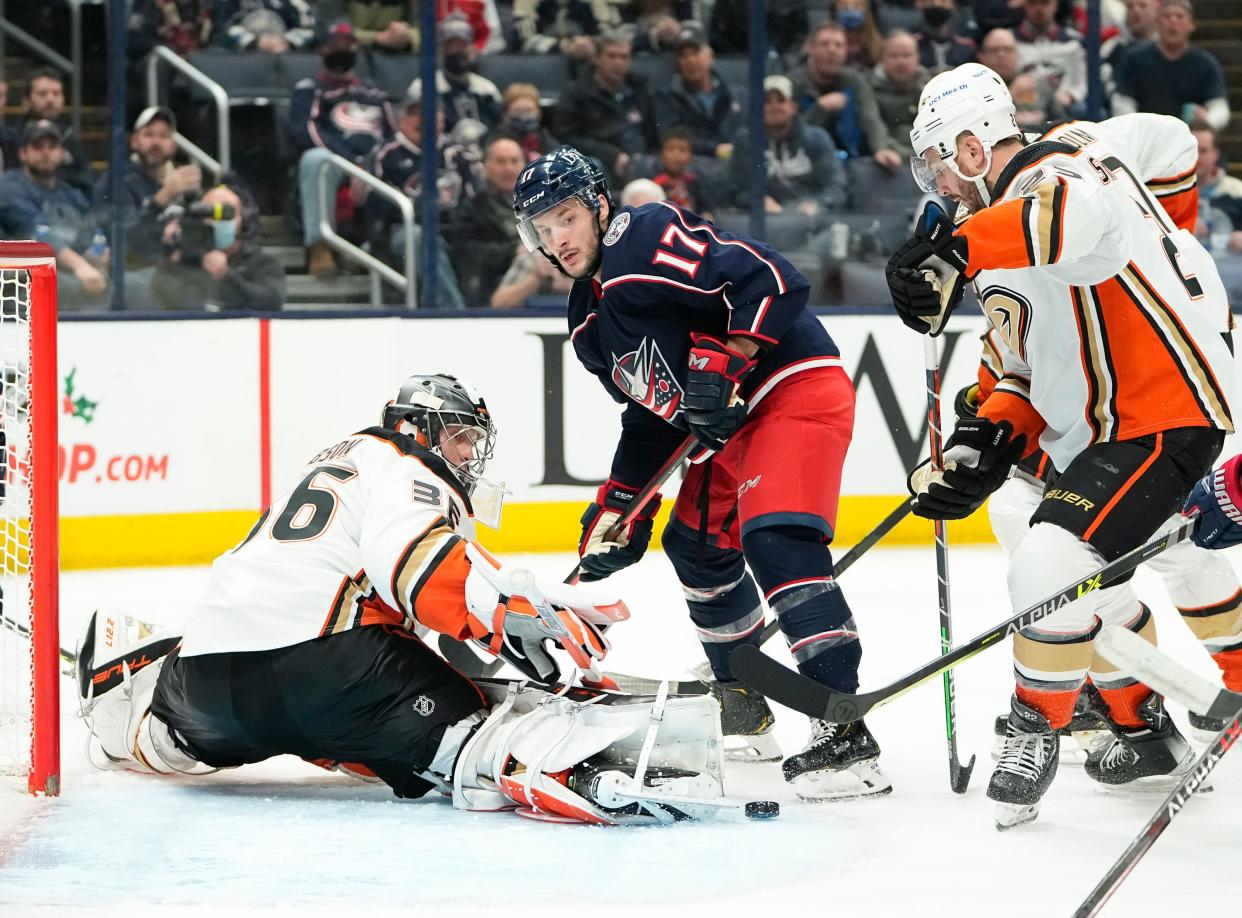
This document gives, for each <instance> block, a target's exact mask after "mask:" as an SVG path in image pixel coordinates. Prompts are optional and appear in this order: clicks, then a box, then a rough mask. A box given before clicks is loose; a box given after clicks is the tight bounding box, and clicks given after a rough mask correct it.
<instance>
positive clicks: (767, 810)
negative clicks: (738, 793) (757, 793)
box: [742, 800, 781, 819]
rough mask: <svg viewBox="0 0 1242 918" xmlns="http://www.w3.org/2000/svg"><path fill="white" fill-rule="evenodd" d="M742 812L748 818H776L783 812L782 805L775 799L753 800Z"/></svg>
mask: <svg viewBox="0 0 1242 918" xmlns="http://www.w3.org/2000/svg"><path fill="white" fill-rule="evenodd" d="M742 812H743V813H745V814H746V818H747V819H775V818H776V817H777V816H779V815H780V814H781V805H780V804H779V803H777V802H776V801H775V800H752V801H750V802H749V803H748V804H746V806H744V807H743V808H742Z"/></svg>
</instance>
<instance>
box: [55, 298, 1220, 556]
mask: <svg viewBox="0 0 1242 918" xmlns="http://www.w3.org/2000/svg"><path fill="white" fill-rule="evenodd" d="M821 321H823V322H824V324H825V326H826V327H827V328H828V330H829V331H830V333H831V334H832V336H833V338H834V339H835V340H836V342H837V344H838V346H839V347H840V349H841V353H842V359H843V364H844V366H845V368H846V371H847V372H848V373H849V374H850V376H851V378H852V379H853V380H854V383H855V386H856V389H857V407H856V420H855V429H854V440H853V443H852V445H851V447H850V451H849V455H848V458H847V460H846V464H845V474H844V480H843V486H842V501H841V506H840V512H839V514H838V533H837V535H838V541H840V542H841V543H842V544H849V543H852V542H854V541H856V540H857V539H858V538H860V537H861V536H862V535H864V534H865V533H866V532H867V531H869V530H870V529H871V528H872V527H873V526H874V525H875V523H877V522H878V521H879V520H880V519H882V518H883V517H884V516H885V515H886V514H887V513H888V512H889V511H890V510H892V509H893V508H894V507H895V506H896V505H897V503H898V502H899V501H900V500H901V497H902V495H903V494H904V493H905V481H906V475H907V473H908V471H909V469H910V468H911V467H913V465H915V464H917V462H919V461H921V459H922V458H923V457H924V456H925V455H926V451H927V403H926V390H925V384H924V370H923V349H922V341H921V338H920V337H919V336H918V335H916V334H914V333H912V332H910V331H908V330H907V329H906V328H905V327H904V326H902V325H901V324H900V323H899V322H897V321H896V320H894V319H893V318H891V317H889V316H877V315H832V316H825V317H823V318H822V319H821ZM982 327H983V319H982V318H981V317H978V316H965V317H962V318H956V319H954V320H953V322H951V324H950V326H949V328H948V329H947V331H946V333H945V334H944V335H943V336H942V337H941V339H940V340H941V342H942V346H943V348H944V357H943V358H942V371H943V376H944V382H943V386H942V389H943V392H944V394H945V415H946V421H945V423H946V426H949V427H951V423H952V422H951V414H952V399H953V395H954V393H956V392H957V390H958V389H960V388H961V387H962V386H964V385H966V384H968V383H969V382H970V381H971V380H972V379H973V378H974V374H975V372H976V367H977V363H978V358H979V341H978V335H979V334H980V332H981V331H982ZM568 339H569V335H568V329H567V327H566V325H565V321H564V319H563V318H559V317H547V318H544V317H538V318H532V317H529V316H496V315H489V316H488V317H486V318H483V317H479V318H467V319H460V318H453V319H448V318H445V319H435V318H426V319H424V318H416V319H410V318H387V317H385V318H331V319H315V318H312V319H294V318H275V319H259V318H236V319H203V320H186V321H102V322H89V321H78V322H62V323H61V325H60V349H59V367H60V373H59V376H60V397H61V411H60V417H59V424H60V483H61V516H62V523H61V533H62V536H61V543H62V566H64V567H66V568H72V567H97V566H109V565H131V564H134V565H136V564H143V565H145V564H161V563H163V564H187V563H204V562H207V561H209V560H210V559H211V558H213V557H214V556H216V555H218V554H219V553H220V552H222V551H225V550H227V549H228V548H229V547H230V546H232V545H234V544H236V542H238V541H240V539H241V538H242V537H244V536H245V534H246V532H247V531H248V530H249V528H250V526H251V525H252V524H253V522H254V520H255V518H256V517H257V514H258V513H259V512H260V510H261V509H262V508H263V507H264V506H266V505H267V504H268V503H270V502H271V501H272V500H273V499H276V500H279V498H280V496H281V495H282V493H283V492H284V491H286V490H287V489H289V488H290V487H292V486H293V485H294V484H296V481H295V477H296V475H297V474H298V469H299V468H300V467H301V466H302V464H303V463H305V462H306V460H307V459H308V458H309V457H311V456H313V455H314V454H315V453H317V452H319V451H320V450H321V449H323V448H324V447H325V446H330V445H332V444H333V443H336V442H338V441H339V440H341V439H342V437H343V436H345V435H348V434H350V433H352V432H354V431H357V430H360V429H362V428H364V427H368V426H371V425H373V424H376V423H378V421H379V416H380V411H381V409H382V407H383V405H384V403H385V402H386V401H387V400H388V399H390V398H392V397H393V396H394V395H395V393H396V391H397V388H398V386H399V384H400V382H401V381H402V380H403V379H404V378H405V377H406V376H407V375H409V374H411V373H415V372H449V373H453V374H455V375H458V376H460V377H461V378H463V379H465V380H467V381H469V382H471V383H472V384H473V385H474V386H475V387H476V388H477V389H478V390H479V391H480V392H481V393H482V394H483V396H484V398H485V399H486V401H487V403H488V406H489V408H490V409H491V411H492V414H493V416H494V417H495V419H496V423H497V425H498V428H499V433H498V438H497V445H496V453H495V457H494V459H493V460H492V462H491V463H490V464H489V466H488V469H487V473H486V474H487V477H488V478H490V479H492V480H494V481H504V482H505V483H506V486H507V488H508V489H509V491H510V492H511V493H510V494H509V496H508V500H507V503H506V506H505V514H504V521H503V525H502V528H501V530H500V531H499V532H492V531H490V530H485V529H481V530H480V536H481V539H482V541H483V542H484V543H485V544H487V545H488V546H489V547H492V548H493V549H495V550H497V551H545V550H556V551H563V550H569V549H572V548H573V547H574V546H575V545H576V542H577V538H578V532H579V526H578V517H579V516H580V514H581V512H582V509H583V506H584V505H585V503H587V502H588V501H589V500H590V499H591V498H592V497H593V495H594V492H595V488H596V487H597V485H598V484H599V482H600V481H602V480H603V479H604V478H605V477H606V476H607V474H608V469H609V465H610V462H611V458H612V451H613V447H614V445H615V443H616V440H617V436H618V433H619V431H620V414H621V406H620V405H618V404H617V403H615V402H613V401H612V400H611V399H610V398H609V397H608V395H607V394H606V393H605V392H604V390H603V388H602V386H601V385H600V384H599V382H598V381H597V380H596V379H595V378H594V377H593V376H591V375H590V374H589V373H587V371H586V370H584V369H583V368H582V367H581V366H580V365H579V364H578V362H577V360H576V359H575V357H574V355H573V351H572V348H571V346H570V345H569V340H568ZM789 448H790V449H791V450H794V449H798V448H799V445H798V443H797V442H796V440H793V441H791V442H790V444H789ZM1228 450H1229V446H1227V447H1226V451H1228ZM675 489H676V479H674V480H673V481H672V482H670V485H669V487H667V488H666V489H665V494H666V496H667V495H669V494H671V493H673V492H674V491H675ZM670 503H671V502H670V501H667V500H666V501H665V509H664V512H667V508H668V506H669V504H670ZM950 533H951V537H952V538H954V539H955V540H957V541H959V542H961V541H971V542H981V541H990V540H991V533H990V530H989V529H988V525H987V519H986V514H982V513H979V514H975V516H974V517H973V518H971V519H970V520H966V521H964V522H963V523H961V524H954V526H953V527H952V528H951V530H950ZM930 539H931V526H930V524H928V523H925V522H924V521H921V520H916V519H913V518H909V519H907V520H906V521H905V522H904V523H902V524H901V526H899V527H898V528H897V529H896V530H895V531H894V532H893V533H892V534H891V535H890V536H889V537H888V540H887V541H890V542H893V543H899V542H905V543H911V542H922V541H930Z"/></svg>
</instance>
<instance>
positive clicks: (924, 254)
mask: <svg viewBox="0 0 1242 918" xmlns="http://www.w3.org/2000/svg"><path fill="white" fill-rule="evenodd" d="M969 259H970V255H969V252H968V248H967V242H966V237H964V236H956V235H954V234H953V221H952V220H950V219H949V216H948V214H946V213H945V212H944V211H943V210H942V209H941V208H940V205H938V204H936V203H934V202H931V201H929V202H928V203H927V206H926V207H924V208H923V215H922V216H921V217H920V218H919V229H918V232H917V233H915V235H914V237H913V238H911V239H909V240H908V241H906V242H905V243H903V244H902V245H901V246H900V247H899V248H898V249H897V251H895V252H894V253H893V255H892V257H891V258H889V260H888V265H887V266H886V267H885V269H884V278H885V280H887V281H888V291H889V294H890V295H891V296H892V298H893V305H894V306H895V307H896V308H897V315H898V317H900V319H901V321H902V322H904V323H905V324H906V327H907V328H911V329H913V330H914V331H916V332H919V333H921V334H930V335H931V336H932V337H933V338H934V337H935V336H937V335H939V334H940V332H941V331H943V330H944V324H945V322H946V321H948V318H949V316H950V315H951V314H952V312H953V310H954V309H956V308H957V304H958V303H960V302H961V301H962V293H963V292H964V290H965V286H966V264H967V262H968V261H969Z"/></svg>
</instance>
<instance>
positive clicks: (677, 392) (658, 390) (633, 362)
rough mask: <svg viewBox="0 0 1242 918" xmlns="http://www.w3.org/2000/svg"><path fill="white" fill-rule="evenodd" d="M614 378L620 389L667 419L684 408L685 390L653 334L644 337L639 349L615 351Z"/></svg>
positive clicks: (613, 358)
mask: <svg viewBox="0 0 1242 918" xmlns="http://www.w3.org/2000/svg"><path fill="white" fill-rule="evenodd" d="M612 381H613V383H614V384H615V385H616V387H617V388H618V389H620V390H621V391H622V392H624V393H625V394H626V395H628V396H629V397H630V398H632V399H633V400H634V401H636V402H638V404H640V405H642V406H643V407H644V408H647V409H649V410H650V411H652V412H653V413H654V414H656V415H658V416H659V417H662V418H664V420H666V421H671V420H672V419H673V418H674V417H675V416H676V415H677V412H678V411H680V410H681V397H682V395H683V394H684V392H683V391H682V388H681V384H680V383H679V382H677V377H676V376H674V375H673V371H672V370H671V369H670V368H669V365H668V361H666V360H665V359H664V355H663V354H661V353H660V348H659V347H658V346H657V345H656V343H655V340H654V339H652V338H643V340H642V343H641V344H639V345H638V349H637V350H633V351H630V352H629V353H628V354H624V355H622V356H620V357H618V356H617V355H616V354H613V355H612Z"/></svg>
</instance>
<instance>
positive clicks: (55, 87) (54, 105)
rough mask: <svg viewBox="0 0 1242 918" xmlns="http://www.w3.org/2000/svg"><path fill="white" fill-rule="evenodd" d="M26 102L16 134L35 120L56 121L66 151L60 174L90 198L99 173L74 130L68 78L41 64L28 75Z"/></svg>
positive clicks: (58, 172)
mask: <svg viewBox="0 0 1242 918" xmlns="http://www.w3.org/2000/svg"><path fill="white" fill-rule="evenodd" d="M23 101H24V102H25V104H26V111H25V113H24V114H23V115H22V117H21V119H20V120H19V121H18V123H17V125H16V135H17V136H18V137H20V136H21V132H22V130H23V129H24V128H25V126H26V125H27V124H28V123H29V122H31V121H51V122H54V123H55V124H56V127H57V128H58V129H59V130H60V140H61V147H62V149H63V151H64V153H63V156H62V159H61V165H60V168H59V169H57V172H56V177H57V178H59V179H60V180H61V181H62V182H66V183H67V184H69V185H72V186H73V187H74V188H76V189H78V191H80V192H82V194H84V195H85V196H86V198H87V200H88V201H89V200H90V196H91V194H92V192H93V191H94V187H95V176H94V174H93V173H92V172H91V163H90V160H89V159H87V156H86V151H85V150H83V149H82V141H81V140H80V139H79V138H78V135H77V134H76V133H75V132H74V130H73V126H72V125H71V124H70V122H69V116H68V115H67V114H66V113H65V81H64V78H63V77H61V75H60V73H59V72H58V71H56V70H53V69H52V68H51V67H39V68H36V69H35V70H32V71H30V76H28V77H27V78H26V93H25V96H24V98H23Z"/></svg>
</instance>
